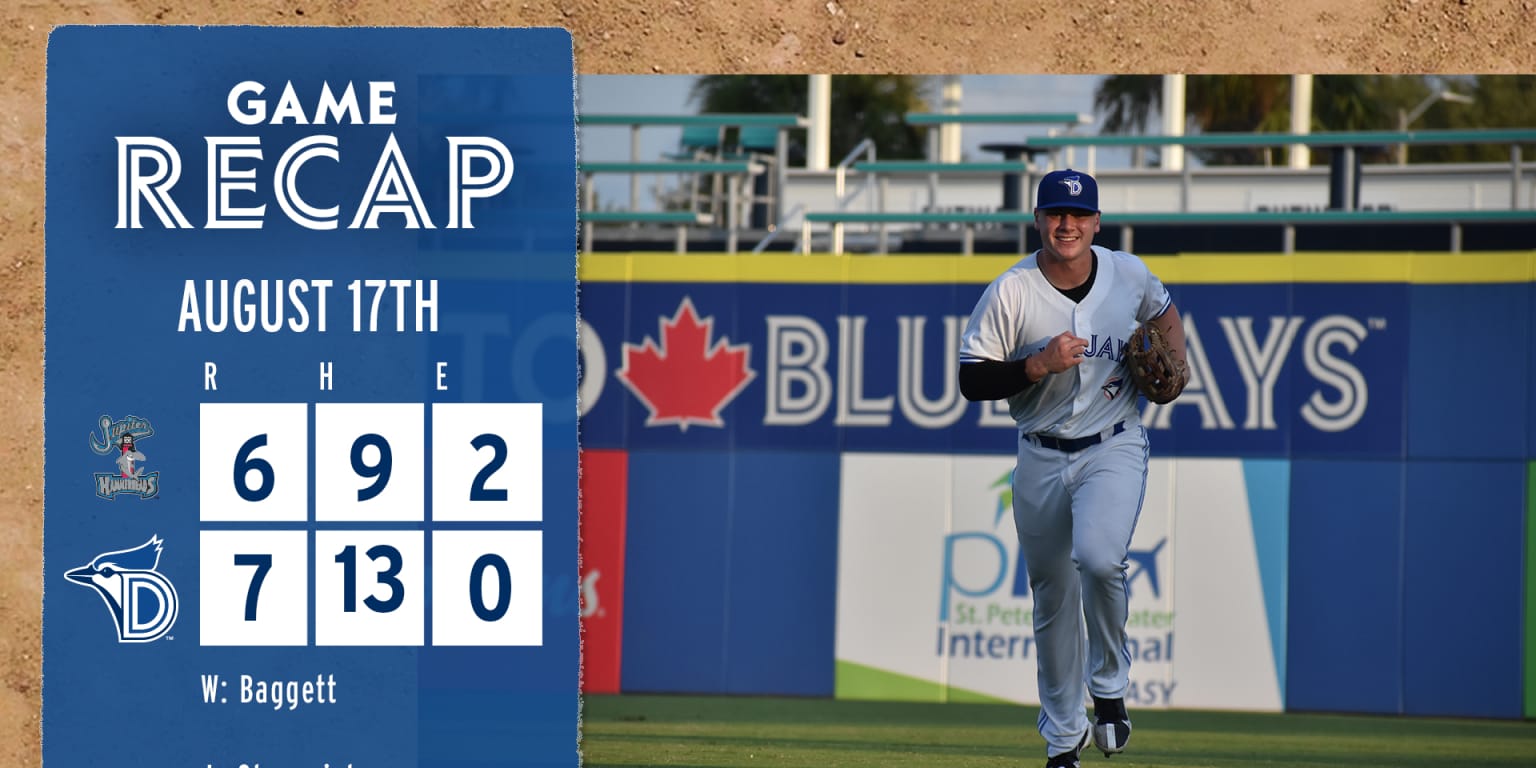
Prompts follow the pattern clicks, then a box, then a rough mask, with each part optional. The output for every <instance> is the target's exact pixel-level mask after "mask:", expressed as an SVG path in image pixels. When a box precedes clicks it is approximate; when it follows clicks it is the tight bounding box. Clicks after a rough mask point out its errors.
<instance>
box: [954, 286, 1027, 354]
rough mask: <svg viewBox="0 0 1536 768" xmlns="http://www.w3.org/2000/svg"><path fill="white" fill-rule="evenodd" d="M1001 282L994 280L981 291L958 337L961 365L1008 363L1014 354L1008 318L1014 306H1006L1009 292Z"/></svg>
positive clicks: (1012, 335) (1010, 325)
mask: <svg viewBox="0 0 1536 768" xmlns="http://www.w3.org/2000/svg"><path fill="white" fill-rule="evenodd" d="M1002 283H1003V281H1002V280H1001V279H999V280H994V281H993V282H992V284H991V285H988V286H987V290H986V291H984V292H982V294H981V299H979V300H978V301H977V302H976V308H975V309H973V310H971V319H970V320H969V321H967V322H966V324H965V332H964V333H963V334H961V336H960V362H962V363H978V362H981V361H983V360H1008V359H1009V355H1010V354H1012V353H1013V343H1012V340H1013V338H1014V333H1013V332H1012V330H1010V329H1011V328H1012V326H1013V323H1012V322H1010V320H1009V318H1010V316H1011V315H1013V314H1014V313H1015V312H1017V308H1016V307H1010V306H1009V300H1008V296H1007V295H1005V294H1007V293H1008V291H1007V290H1006V289H1005V288H1004V286H1003V285H1002Z"/></svg>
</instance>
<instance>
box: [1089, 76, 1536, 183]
mask: <svg viewBox="0 0 1536 768" xmlns="http://www.w3.org/2000/svg"><path fill="white" fill-rule="evenodd" d="M1290 81H1291V79H1290V78H1289V77H1287V76H1285V75H1257V76H1238V75H1191V76H1189V78H1188V80H1187V81H1186V98H1185V106H1186V111H1187V114H1188V116H1189V120H1190V125H1189V126H1188V128H1189V130H1191V131H1193V132H1284V131H1286V130H1287V129H1288V127H1289V125H1290V90H1291V82H1290ZM1431 92H1432V90H1431V85H1430V84H1429V82H1428V81H1427V79H1426V78H1424V77H1417V76H1396V75H1390V76H1388V75H1319V76H1317V77H1316V78H1315V79H1314V80H1313V97H1312V118H1311V121H1310V122H1311V128H1312V130H1316V131H1352V130H1394V129H1396V128H1397V115H1398V109H1399V108H1400V107H1403V106H1411V105H1413V104H1415V103H1417V102H1418V101H1420V100H1421V99H1423V98H1424V96H1426V95H1427V94H1429V93H1431ZM1162 95H1163V94H1162V78H1161V77H1160V76H1155V75H1150V76H1149V75H1113V76H1110V77H1107V78H1105V79H1104V81H1103V82H1102V83H1101V84H1100V86H1099V88H1098V90H1097V91H1096V92H1095V94H1094V108H1095V110H1096V111H1098V112H1099V113H1100V115H1101V119H1102V121H1103V131H1104V132H1105V133H1144V132H1145V131H1146V128H1147V124H1148V122H1149V121H1150V119H1151V114H1152V113H1153V112H1154V111H1156V110H1160V109H1161V108H1162ZM1517 98H1518V97H1511V99H1510V100H1511V101H1515V100H1517ZM1525 98H1526V99H1527V100H1529V98H1530V96H1529V95H1526V96H1525ZM1525 104H1526V105H1529V101H1527V102H1525ZM1191 151H1192V152H1193V153H1194V154H1195V155H1196V156H1198V157H1199V158H1200V159H1201V160H1202V161H1203V162H1205V163H1206V164H1208V165H1234V164H1254V163H1266V162H1271V161H1273V160H1274V157H1273V153H1275V152H1278V151H1280V150H1278V149H1274V148H1270V149H1262V148H1253V149H1200V150H1191ZM1319 151H1325V150H1319ZM1388 153H1389V148H1387V147H1380V148H1373V149H1370V150H1367V152H1366V154H1365V157H1366V158H1367V159H1370V158H1372V157H1377V158H1383V159H1384V158H1385V157H1386V156H1387V155H1388Z"/></svg>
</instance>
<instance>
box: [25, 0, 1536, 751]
mask: <svg viewBox="0 0 1536 768" xmlns="http://www.w3.org/2000/svg"><path fill="white" fill-rule="evenodd" d="M3 19H4V23H3V26H0V72H4V73H5V74H4V81H3V85H0V167H3V168H4V169H5V180H6V184H5V185H4V187H3V189H0V225H3V227H4V229H3V232H4V236H3V238H0V243H3V252H0V278H3V281H0V317H3V318H4V322H5V325H6V328H7V331H8V332H7V333H4V334H0V398H3V401H0V434H3V435H5V439H4V440H3V441H0V516H3V520H4V525H5V527H4V530H5V531H6V535H5V536H3V537H0V659H3V664H4V666H3V668H0V765H4V766H35V765H38V764H40V762H41V758H40V755H39V751H40V747H39V744H40V742H39V702H40V692H41V687H42V686H41V652H40V643H41V605H42V572H41V568H42V562H41V560H42V527H43V526H42V507H43V499H42V344H43V336H42V328H43V103H44V72H45V68H44V65H45V62H44V55H45V51H46V46H47V39H48V33H49V30H50V29H52V28H53V27H54V26H55V25H59V24H276V25H327V26H342V25H349V26H560V27H565V28H567V29H570V30H571V31H572V33H573V35H574V39H575V45H576V64H577V67H578V69H579V70H580V71H581V72H583V73H586V74H598V73H607V74H635V73H652V72H664V73H695V74H705V73H738V72H740V73H746V72H755V73H811V72H831V73H912V74H942V73H955V74H1025V73H1039V74H1045V73H1051V74H1069V73H1070V74H1103V73H1147V74H1163V73H1170V72H1188V73H1269V74H1290V73H1296V72H1303V73H1305V72H1310V73H1314V74H1328V73H1362V72H1364V73H1376V72H1380V73H1402V74H1419V73H1446V74H1450V73H1456V74H1462V73H1520V72H1525V73H1529V72H1533V71H1536V33H1533V32H1532V31H1531V30H1533V29H1536V0H1342V1H1341V0H1292V1H1291V2H1288V3H1272V2H1267V1H1266V0H1205V1H1201V0H1079V2H1076V3H1071V4H1063V5H1057V4H1054V3H1043V2H1032V1H1031V0H972V1H971V2H967V3H945V4H939V3H912V2H875V1H874V0H845V1H844V2H836V1H833V2H827V1H826V0H735V2H715V3H704V2H694V1H693V0H553V1H550V0H543V1H540V2H518V1H517V0H423V1H422V2H417V3H409V2H407V3H402V2H399V1H398V0H390V1H389V2H385V1H384V0H326V1H324V2H292V1H290V2H270V1H268V0H209V1H208V2H206V3H190V2H185V1H184V0H79V1H77V2H33V1H31V0H10V2H7V3H6V4H5V10H4V11H3Z"/></svg>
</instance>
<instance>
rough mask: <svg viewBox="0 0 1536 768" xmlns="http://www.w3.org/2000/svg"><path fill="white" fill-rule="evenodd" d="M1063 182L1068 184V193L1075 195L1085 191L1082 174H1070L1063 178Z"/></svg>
mask: <svg viewBox="0 0 1536 768" xmlns="http://www.w3.org/2000/svg"><path fill="white" fill-rule="evenodd" d="M1061 183H1062V184H1063V185H1065V186H1066V188H1067V194H1069V195H1071V196H1073V197H1077V196H1078V195H1081V194H1082V193H1083V177H1081V176H1068V177H1066V178H1065V179H1062V180H1061Z"/></svg>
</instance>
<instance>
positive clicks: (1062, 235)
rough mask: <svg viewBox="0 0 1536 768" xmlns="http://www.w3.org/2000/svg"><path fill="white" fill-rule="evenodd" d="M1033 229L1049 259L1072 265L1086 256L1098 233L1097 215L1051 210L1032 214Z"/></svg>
mask: <svg viewBox="0 0 1536 768" xmlns="http://www.w3.org/2000/svg"><path fill="white" fill-rule="evenodd" d="M1035 228H1036V229H1038V230H1040V242H1041V245H1042V246H1044V248H1045V250H1047V251H1049V252H1050V254H1051V255H1052V256H1055V257H1056V258H1058V259H1061V260H1063V261H1071V260H1073V259H1075V258H1077V257H1079V256H1082V255H1083V254H1086V253H1088V247H1089V246H1091V245H1093V236H1094V235H1095V234H1097V233H1098V231H1099V214H1097V213H1094V212H1093V211H1085V210H1079V209H1076V208H1050V209H1044V210H1037V211H1035Z"/></svg>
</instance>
